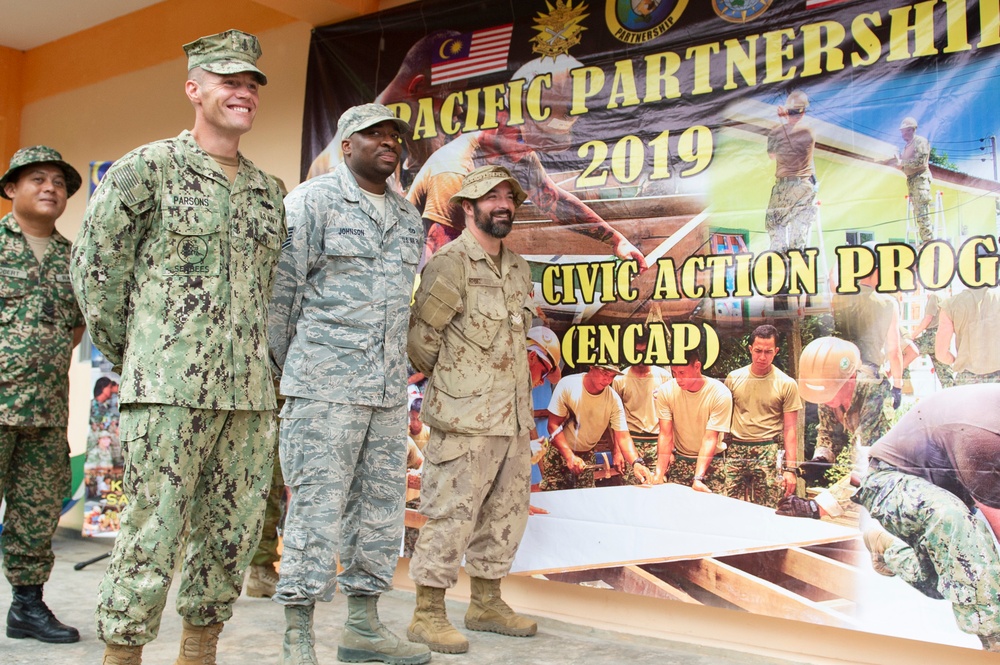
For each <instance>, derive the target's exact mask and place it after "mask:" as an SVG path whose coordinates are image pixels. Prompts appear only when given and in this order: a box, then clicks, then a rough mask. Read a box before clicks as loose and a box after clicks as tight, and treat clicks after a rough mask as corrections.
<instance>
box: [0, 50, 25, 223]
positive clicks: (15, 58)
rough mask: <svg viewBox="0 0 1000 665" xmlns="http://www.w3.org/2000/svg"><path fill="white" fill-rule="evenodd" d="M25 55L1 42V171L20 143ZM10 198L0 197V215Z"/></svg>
mask: <svg viewBox="0 0 1000 665" xmlns="http://www.w3.org/2000/svg"><path fill="white" fill-rule="evenodd" d="M24 59H25V55H24V53H22V52H21V51H15V50H14V49H11V48H7V47H5V46H0V174H2V173H4V172H6V171H7V166H8V165H9V164H10V158H11V157H12V156H13V155H14V153H15V152H17V149H18V148H20V147H21V109H22V108H23V106H24V104H23V102H22V100H21V81H22V75H23V71H24ZM10 205H11V204H10V201H8V200H7V199H0V215H5V214H7V213H8V212H10Z"/></svg>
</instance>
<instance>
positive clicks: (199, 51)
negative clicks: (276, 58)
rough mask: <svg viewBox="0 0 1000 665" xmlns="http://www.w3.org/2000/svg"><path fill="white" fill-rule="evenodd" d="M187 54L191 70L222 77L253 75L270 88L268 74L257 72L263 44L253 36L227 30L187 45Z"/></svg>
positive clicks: (185, 46)
mask: <svg viewBox="0 0 1000 665" xmlns="http://www.w3.org/2000/svg"><path fill="white" fill-rule="evenodd" d="M184 52H185V53H186V54H187V57H188V71H190V70H192V69H194V68H195V67H201V68H202V69H204V70H205V71H206V72H212V73H213V74H219V75H224V74H238V73H240V72H253V73H254V74H256V75H257V80H258V81H259V82H260V84H261V85H267V77H266V76H264V72H262V71H260V70H259V69H257V58H259V57H260V43H259V42H258V41H257V38H256V37H254V36H253V35H250V34H247V33H245V32H240V31H239V30H226V31H225V32H220V33H219V34H217V35H209V36H208V37H202V38H201V39H196V40H195V41H193V42H191V43H190V44H185V45H184Z"/></svg>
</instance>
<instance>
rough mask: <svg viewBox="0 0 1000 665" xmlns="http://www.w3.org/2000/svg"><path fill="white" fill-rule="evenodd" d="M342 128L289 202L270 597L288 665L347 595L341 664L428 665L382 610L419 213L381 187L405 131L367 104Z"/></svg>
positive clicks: (393, 539)
mask: <svg viewBox="0 0 1000 665" xmlns="http://www.w3.org/2000/svg"><path fill="white" fill-rule="evenodd" d="M337 131H338V132H339V134H340V135H341V136H342V137H343V139H342V141H341V149H342V151H343V154H344V162H343V163H341V164H340V165H339V166H337V167H336V168H335V169H334V170H333V171H331V172H329V173H326V174H324V175H321V176H319V177H316V178H313V179H311V180H309V181H308V182H306V183H304V184H302V185H300V186H299V187H298V188H296V189H294V190H292V192H291V194H289V195H288V197H287V199H286V206H287V209H288V221H289V226H291V228H292V233H291V238H290V242H289V244H288V246H287V247H286V248H285V249H284V251H283V253H282V256H281V263H280V265H279V268H278V276H277V278H276V281H275V289H274V299H273V300H272V301H271V307H270V310H269V312H268V328H269V337H270V342H271V357H272V360H273V363H274V367H275V370H276V371H280V372H281V394H282V395H284V396H285V397H286V401H285V405H284V407H282V410H281V441H280V444H279V451H280V456H281V470H282V473H283V474H284V477H285V484H286V485H288V486H289V489H290V492H291V494H290V500H289V503H288V515H287V517H286V519H285V531H284V550H283V552H282V562H281V574H280V578H279V580H278V584H277V589H276V593H275V595H274V596H273V599H274V600H275V601H276V602H278V603H279V604H281V605H283V606H284V608H285V620H286V624H287V625H286V631H285V637H284V644H283V647H282V657H281V662H282V663H283V664H285V665H291V664H295V665H314V664H315V663H316V653H315V636H314V633H313V614H314V610H315V605H316V603H317V602H318V601H323V602H327V601H330V600H331V599H332V598H333V594H334V589H335V588H336V587H337V586H338V585H339V586H340V590H341V592H342V593H343V594H344V595H346V596H347V605H348V619H347V624H346V625H345V626H344V630H343V632H342V634H341V640H340V645H339V649H338V651H337V656H338V658H339V659H340V660H342V661H347V662H364V661H381V662H385V663H392V664H396V665H409V664H416V663H425V662H427V661H429V660H430V651H429V650H428V648H427V647H426V646H424V645H422V644H412V643H410V642H407V641H406V640H403V639H401V638H399V637H397V636H396V635H395V634H394V633H392V632H391V631H389V630H388V629H387V628H386V627H385V626H384V625H382V623H381V622H380V621H379V618H378V614H377V608H376V605H377V602H378V598H379V596H380V595H381V594H382V593H383V592H385V591H388V590H389V589H391V588H392V578H393V574H394V572H395V569H396V561H397V559H398V556H399V549H400V544H401V541H402V537H403V514H404V498H405V493H406V453H407V449H406V427H407V420H408V418H407V406H406V405H407V402H406V382H407V378H408V370H407V364H406V325H407V320H408V318H409V306H410V294H411V292H412V289H413V282H414V279H415V277H416V271H417V262H418V260H419V258H420V252H421V250H422V248H423V242H424V239H423V229H422V226H421V222H420V216H419V214H418V213H417V211H416V209H415V208H414V207H413V206H412V205H411V204H410V203H408V202H407V201H406V200H405V199H403V198H402V197H401V196H399V195H398V194H397V193H396V192H395V191H393V190H392V188H391V187H387V186H386V179H387V178H388V177H389V176H390V175H392V174H393V173H394V172H395V169H396V166H397V165H398V163H399V159H400V155H401V153H402V140H403V135H404V133H406V132H409V131H410V128H409V126H408V125H407V124H406V123H405V122H403V121H402V120H399V119H398V118H396V117H395V116H394V115H393V114H392V112H391V111H390V110H389V109H387V108H386V107H384V106H382V105H380V104H364V105H361V106H355V107H352V108H350V109H348V110H347V111H345V112H344V114H343V115H342V116H341V117H340V120H339V122H338V124H337ZM338 557H339V561H340V565H341V567H342V571H341V572H340V574H339V575H338V573H337V561H338Z"/></svg>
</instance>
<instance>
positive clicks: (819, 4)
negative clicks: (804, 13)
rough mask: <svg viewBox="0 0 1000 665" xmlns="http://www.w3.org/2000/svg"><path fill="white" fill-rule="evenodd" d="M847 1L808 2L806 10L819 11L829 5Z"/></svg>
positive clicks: (820, 0) (823, 0)
mask: <svg viewBox="0 0 1000 665" xmlns="http://www.w3.org/2000/svg"><path fill="white" fill-rule="evenodd" d="M844 1H845V0H806V9H818V8H820V7H826V6H827V5H835V4H837V3H838V2H844Z"/></svg>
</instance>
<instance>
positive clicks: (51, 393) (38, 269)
mask: <svg viewBox="0 0 1000 665" xmlns="http://www.w3.org/2000/svg"><path fill="white" fill-rule="evenodd" d="M79 188H80V174H79V173H77V171H76V169H74V168H73V167H72V166H70V165H69V164H67V163H66V162H64V161H63V160H62V156H60V154H59V153H58V152H56V151H55V150H53V149H52V148H48V147H46V146H41V145H39V146H34V147H31V148H23V149H21V150H18V151H17V152H16V153H14V157H13V158H12V159H11V160H10V168H9V169H8V170H7V172H6V173H4V175H3V177H2V178H0V196H2V197H3V198H5V199H10V200H11V201H12V202H13V212H11V213H10V214H7V215H5V216H4V217H3V219H2V220H0V366H2V367H3V375H2V377H0V500H5V501H6V503H7V510H6V514H5V515H4V519H3V536H2V537H0V547H2V549H3V568H4V574H5V575H6V576H7V581H9V582H10V585H11V586H12V587H13V590H14V599H13V602H12V603H11V606H10V611H9V613H8V614H7V636H8V637H15V638H21V637H34V638H35V639H38V640H41V641H43V642H76V641H77V640H79V639H80V633H79V632H77V630H76V628H71V627H70V626H66V625H63V624H62V623H60V622H59V621H58V620H56V618H55V616H53V615H52V612H50V611H49V608H48V607H47V606H46V605H45V603H44V602H43V600H42V585H44V584H45V582H46V581H48V579H49V574H50V573H51V572H52V563H53V560H54V559H55V557H54V555H53V554H52V534H53V533H54V532H55V530H56V525H57V524H58V522H59V513H60V510H61V509H62V499H63V497H64V496H66V495H67V492H68V490H69V482H70V465H69V443H68V442H67V440H66V420H67V417H68V415H69V408H68V400H69V379H68V377H67V371H68V370H69V361H70V353H71V351H72V349H73V347H74V346H76V344H77V342H79V341H80V337H81V336H82V335H83V315H82V314H81V313H80V310H79V308H78V307H77V305H76V300H75V299H74V298H73V289H72V287H71V285H70V281H69V251H70V247H69V241H68V240H66V239H65V238H64V237H63V236H62V235H60V234H59V232H58V231H56V220H57V219H59V216H60V215H62V213H63V211H64V210H65V209H66V199H67V198H69V197H70V196H72V195H73V194H74V193H75V192H76V190H78V189H79Z"/></svg>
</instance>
